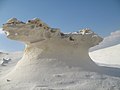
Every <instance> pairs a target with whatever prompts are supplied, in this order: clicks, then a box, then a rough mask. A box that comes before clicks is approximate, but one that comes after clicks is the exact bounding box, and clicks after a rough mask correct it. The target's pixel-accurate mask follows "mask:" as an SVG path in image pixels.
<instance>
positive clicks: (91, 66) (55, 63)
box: [3, 18, 102, 81]
mask: <svg viewBox="0 0 120 90" xmlns="http://www.w3.org/2000/svg"><path fill="white" fill-rule="evenodd" d="M3 30H4V32H5V33H6V35H7V37H8V38H10V39H12V40H17V41H21V42H24V43H25V44H26V47H25V50H24V55H23V57H22V59H21V60H20V61H19V62H18V63H17V65H16V67H15V68H14V70H13V71H12V72H10V73H9V74H8V75H7V76H6V78H9V79H10V80H18V81H19V80H23V78H24V79H28V80H36V79H38V78H39V76H40V74H41V73H43V71H44V72H45V73H46V72H49V73H51V72H52V73H59V72H60V71H61V70H58V69H61V68H62V69H64V70H65V69H67V68H66V67H68V68H70V67H79V68H80V69H84V70H91V71H99V66H97V65H96V63H94V62H93V61H92V60H91V58H90V57H89V55H88V49H89V48H90V47H93V46H95V45H97V44H99V43H100V42H101V41H102V38H101V37H100V36H98V35H97V34H95V33H94V32H92V31H91V30H89V29H83V30H81V31H78V32H74V33H68V34H65V33H63V32H61V31H60V30H59V29H57V28H51V27H49V26H48V25H47V24H45V23H44V22H42V21H41V20H39V19H38V18H36V19H33V20H29V21H28V22H26V23H24V22H22V21H19V20H17V19H16V18H12V19H10V20H8V22H7V23H6V24H4V25H3ZM60 67H61V68H60ZM52 70H54V72H53V71H52ZM58 71H59V72H58ZM61 72H62V71H61ZM16 73H17V74H18V75H17V76H15V75H16ZM22 73H25V74H22ZM33 73H34V74H33Z"/></svg>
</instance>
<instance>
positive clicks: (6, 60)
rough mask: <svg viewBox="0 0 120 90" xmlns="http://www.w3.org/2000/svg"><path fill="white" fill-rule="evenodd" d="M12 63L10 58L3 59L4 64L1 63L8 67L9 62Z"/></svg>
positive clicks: (2, 63)
mask: <svg viewBox="0 0 120 90" xmlns="http://www.w3.org/2000/svg"><path fill="white" fill-rule="evenodd" d="M10 61H11V59H10V58H8V59H5V58H3V59H2V62H1V65H2V66H6V64H8V62H10Z"/></svg>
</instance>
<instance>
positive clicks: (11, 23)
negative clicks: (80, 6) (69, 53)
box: [3, 18, 103, 47]
mask: <svg viewBox="0 0 120 90" xmlns="http://www.w3.org/2000/svg"><path fill="white" fill-rule="evenodd" d="M3 30H4V31H5V33H6V35H7V37H8V38H10V39H13V40H18V41H22V42H25V43H27V44H31V43H36V42H42V41H45V40H51V39H58V38H59V39H61V40H65V41H66V42H69V43H70V44H77V45H85V44H86V45H88V46H89V47H92V46H95V45H97V44H99V43H100V42H101V41H102V40H103V39H102V38H101V37H100V36H98V35H97V34H95V33H94V32H93V31H91V30H90V29H83V30H81V31H77V32H72V33H68V34H65V33H63V32H61V31H60V29H58V28H51V27H50V26H48V25H47V24H46V23H44V22H43V21H41V20H40V19H38V18H35V19H32V20H28V21H27V22H26V23H24V22H22V21H19V20H17V19H16V18H12V19H10V20H8V21H7V23H5V24H4V25H3Z"/></svg>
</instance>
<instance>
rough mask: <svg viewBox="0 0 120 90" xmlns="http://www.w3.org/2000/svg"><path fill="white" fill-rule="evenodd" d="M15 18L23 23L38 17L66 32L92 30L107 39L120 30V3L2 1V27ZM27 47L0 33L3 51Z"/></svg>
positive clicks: (108, 0)
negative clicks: (83, 29)
mask: <svg viewBox="0 0 120 90" xmlns="http://www.w3.org/2000/svg"><path fill="white" fill-rule="evenodd" d="M12 17H16V18H18V19H20V20H22V21H27V20H28V19H32V18H35V17H38V18H40V19H41V20H43V21H44V22H46V23H47V24H48V25H50V26H51V27H57V28H60V29H61V30H62V31H63V32H71V31H77V30H79V29H82V28H91V29H92V30H93V31H94V32H96V33H98V34H99V35H101V36H103V37H104V36H108V35H109V34H110V33H111V32H114V31H116V30H120V0H0V27H2V24H3V23H5V22H6V21H7V20H8V19H9V18H12ZM6 44H7V45H6ZM8 46H9V47H8ZM23 47H24V46H23V45H22V44H20V43H18V42H15V41H11V40H8V39H7V38H6V37H5V36H4V35H3V34H0V50H6V51H16V50H22V49H23Z"/></svg>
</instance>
